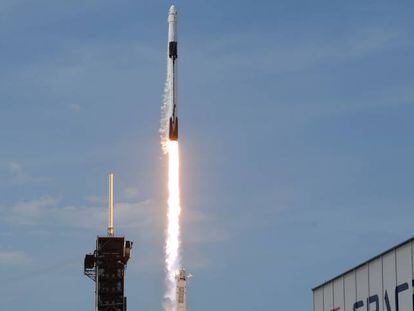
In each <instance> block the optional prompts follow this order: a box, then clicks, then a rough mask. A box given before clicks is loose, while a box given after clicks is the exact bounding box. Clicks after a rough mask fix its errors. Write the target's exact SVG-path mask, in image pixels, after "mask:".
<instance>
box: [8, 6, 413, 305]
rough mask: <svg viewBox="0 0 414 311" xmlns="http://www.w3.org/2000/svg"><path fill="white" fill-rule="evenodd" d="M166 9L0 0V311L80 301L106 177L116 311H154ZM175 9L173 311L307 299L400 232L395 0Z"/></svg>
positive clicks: (408, 23) (408, 154) (402, 131)
mask: <svg viewBox="0 0 414 311" xmlns="http://www.w3.org/2000/svg"><path fill="white" fill-rule="evenodd" d="M170 4H171V3H170V2H166V1H145V2H143V1H141V2H139V3H138V1H123V0H119V1H106V0H103V1H102V0H101V1H50V0H49V1H46V0H44V1H43V0H41V1H25V0H2V1H0V55H1V57H0V124H1V131H0V141H1V153H0V189H1V195H0V274H1V280H2V282H0V292H1V295H0V297H1V301H2V308H4V309H13V310H16V311H20V310H27V309H28V308H29V307H33V306H38V307H39V308H40V307H41V308H42V309H43V310H46V311H47V310H56V309H59V310H62V311H66V310H74V309H76V310H93V304H94V298H93V295H94V290H93V284H92V282H90V281H89V280H88V279H87V278H86V277H84V276H83V275H82V272H83V271H82V269H83V256H84V254H85V253H87V252H89V251H92V250H93V249H94V243H95V238H96V235H97V234H105V226H106V190H107V184H106V182H107V176H106V175H107V173H108V172H109V171H110V170H113V171H115V173H116V201H117V211H116V224H117V225H118V226H119V227H118V228H117V230H118V233H119V234H125V235H126V236H127V237H128V238H129V239H131V240H133V241H134V242H135V244H134V254H133V258H132V260H131V261H130V264H129V266H128V271H127V295H128V305H129V310H151V311H152V310H154V311H156V310H161V300H162V295H163V277H164V272H163V227H164V216H165V190H166V189H165V170H166V166H165V164H166V163H165V159H163V157H162V154H161V150H160V145H159V134H158V127H159V118H160V106H161V101H162V92H163V84H164V80H165V71H166V59H165V55H166V36H167V22H166V18H167V11H168V7H169V5H170ZM175 4H176V6H177V9H178V11H179V40H180V43H179V49H180V50H179V53H180V54H179V57H180V58H179V66H180V68H179V105H180V108H179V113H180V120H181V121H180V126H181V127H180V130H181V153H182V195H183V206H184V217H183V223H182V227H183V240H184V241H183V258H184V263H185V266H186V267H187V269H188V270H189V271H190V272H191V273H192V274H193V275H194V277H193V278H192V279H191V284H190V286H189V305H190V307H191V310H198V311H204V310H211V309H213V308H214V309H215V310H243V311H244V310H245V311H252V310H266V311H268V310H309V309H310V308H311V306H312V299H311V288H312V287H313V286H315V285H317V284H319V283H321V282H322V281H324V280H326V279H328V278H330V277H332V276H334V275H336V274H338V273H340V272H342V271H344V270H345V269H348V268H350V267H352V266H353V265H356V264H358V263H359V262H360V261H362V260H365V259H367V258H369V257H370V256H372V255H375V254H376V253H378V252H380V251H382V250H384V249H386V248H388V247H390V246H392V245H394V244H396V243H398V242H401V241H402V240H404V239H405V238H407V237H410V236H412V235H413V233H414V230H413V226H412V221H411V219H412V218H413V216H414V212H413V205H414V191H413V183H412V176H414V166H413V164H412V161H413V159H414V145H413V143H412V141H413V140H412V133H413V132H414V123H413V122H412V116H413V114H414V105H413V104H414V76H413V72H414V61H413V55H414V43H413V40H412V38H413V37H414V21H413V18H412V16H413V15H414V4H413V2H412V1H332V0H330V1H287V0H286V1H260V2H257V1H225V2H224V1H217V0H212V1H177V2H176V3H175Z"/></svg>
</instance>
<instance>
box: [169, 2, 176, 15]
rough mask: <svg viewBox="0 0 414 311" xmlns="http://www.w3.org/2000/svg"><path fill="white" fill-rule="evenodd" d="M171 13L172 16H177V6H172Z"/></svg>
mask: <svg viewBox="0 0 414 311" xmlns="http://www.w3.org/2000/svg"><path fill="white" fill-rule="evenodd" d="M169 13H170V14H177V10H176V9H175V5H174V4H173V5H172V6H170V10H169Z"/></svg>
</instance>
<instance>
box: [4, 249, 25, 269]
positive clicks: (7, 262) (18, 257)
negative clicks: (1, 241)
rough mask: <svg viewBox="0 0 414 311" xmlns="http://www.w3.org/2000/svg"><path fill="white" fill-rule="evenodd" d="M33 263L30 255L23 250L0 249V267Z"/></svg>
mask: <svg viewBox="0 0 414 311" xmlns="http://www.w3.org/2000/svg"><path fill="white" fill-rule="evenodd" d="M30 263H31V259H30V257H29V256H28V255H27V254H25V253H24V252H22V251H9V250H0V267H2V268H5V267H10V266H23V265H28V264H30Z"/></svg>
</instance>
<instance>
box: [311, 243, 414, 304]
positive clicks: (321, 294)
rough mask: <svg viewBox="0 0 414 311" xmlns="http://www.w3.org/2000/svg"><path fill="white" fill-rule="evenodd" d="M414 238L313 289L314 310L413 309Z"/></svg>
mask: <svg viewBox="0 0 414 311" xmlns="http://www.w3.org/2000/svg"><path fill="white" fill-rule="evenodd" d="M413 243H414V242H413V240H410V241H407V242H406V243H404V244H402V245H400V246H398V247H397V248H394V249H391V250H390V251H388V252H386V253H384V254H382V255H381V256H379V257H377V258H374V259H372V260H371V261H368V262H366V263H364V264H363V265H361V266H358V267H357V268H355V269H352V270H350V271H348V272H346V273H345V274H342V275H340V276H339V277H337V278H335V279H333V280H331V281H329V282H327V283H325V284H323V285H321V286H319V287H317V288H315V289H314V290H313V310H314V311H333V310H334V311H413V310H414V303H413V300H414V291H413V279H414V277H413V271H414V269H413V266H414V260H413Z"/></svg>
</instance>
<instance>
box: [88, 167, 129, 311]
mask: <svg viewBox="0 0 414 311" xmlns="http://www.w3.org/2000/svg"><path fill="white" fill-rule="evenodd" d="M113 185H114V176H113V174H110V175H109V215H108V216H109V217H108V218H109V220H108V232H107V236H103V237H102V236H98V237H97V239H96V249H95V251H94V252H93V253H92V254H87V255H86V256H85V261H84V274H85V275H86V276H87V277H89V278H90V279H92V280H93V281H94V282H95V310H96V311H126V305H127V299H126V297H125V269H126V265H127V262H128V260H129V258H130V256H131V248H132V242H131V241H125V238H124V237H117V236H115V233H114V232H115V230H114V221H113V215H114V189H113Z"/></svg>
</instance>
